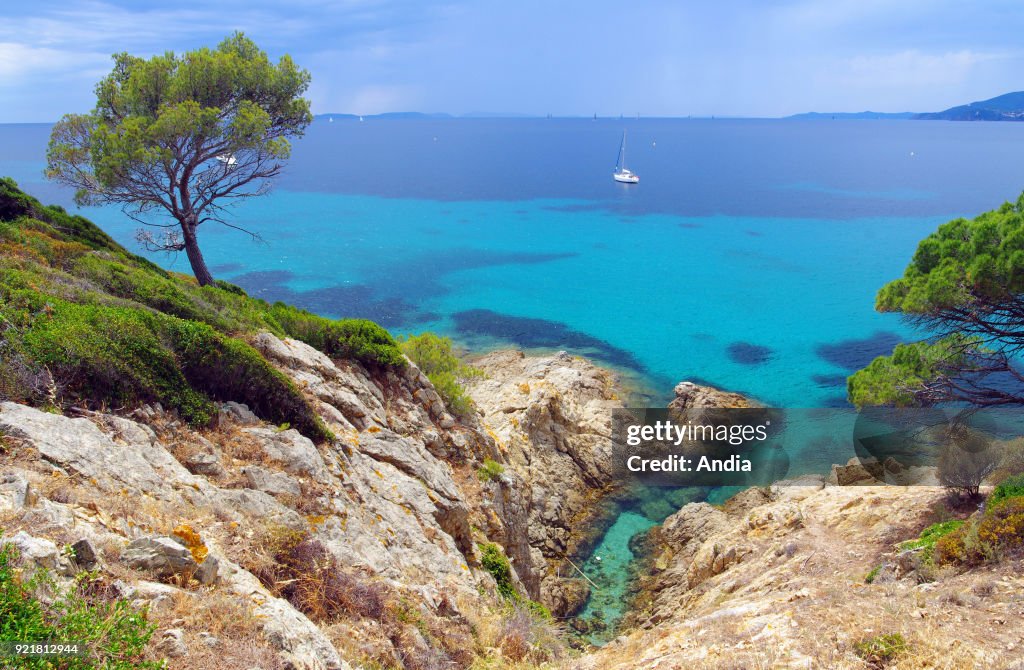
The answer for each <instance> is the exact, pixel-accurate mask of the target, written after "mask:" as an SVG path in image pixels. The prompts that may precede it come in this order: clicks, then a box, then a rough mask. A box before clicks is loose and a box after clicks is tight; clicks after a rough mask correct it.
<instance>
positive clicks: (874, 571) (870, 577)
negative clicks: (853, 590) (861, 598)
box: [864, 565, 882, 584]
mask: <svg viewBox="0 0 1024 670" xmlns="http://www.w3.org/2000/svg"><path fill="white" fill-rule="evenodd" d="M881 571H882V566H880V565H876V566H875V567H873V568H871V572H869V573H868V574H866V575H864V583H865V584H872V583H874V581H875V578H876V577H878V573H879V572H881Z"/></svg>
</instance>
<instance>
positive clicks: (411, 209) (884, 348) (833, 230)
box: [0, 119, 1024, 407]
mask: <svg viewBox="0 0 1024 670" xmlns="http://www.w3.org/2000/svg"><path fill="white" fill-rule="evenodd" d="M623 130H626V131H628V140H627V164H628V165H629V167H630V168H631V169H633V171H635V172H637V173H638V174H639V175H640V176H641V182H640V184H638V185H623V184H618V183H615V182H613V181H612V179H611V171H612V168H613V166H614V164H615V158H616V154H617V151H618V148H619V141H620V139H621V136H622V132H623ZM48 132H49V129H48V127H47V126H44V125H5V126H4V125H0V174H2V175H10V176H13V177H14V178H15V179H16V180H18V182H19V183H20V184H21V185H22V186H23V187H24V188H26V189H27V190H28V191H30V192H33V193H35V194H37V195H38V196H39V197H40V198H41V199H42V200H44V201H46V202H57V203H61V204H65V205H68V204H70V194H69V193H68V192H66V191H65V190H63V189H60V188H59V187H57V186H55V185H53V184H47V183H45V181H44V179H43V177H42V170H43V166H44V160H45V158H44V154H45V147H46V141H47V136H48ZM1022 144H1024V124H1011V123H1002V124H1001V123H955V122H938V121H935V122H924V121H841V120H836V121H830V120H820V121H789V120H709V119H701V120H689V119H671V120H669V119H600V120H597V121H593V120H590V119H367V120H366V121H364V122H359V121H357V120H348V119H344V120H342V119H339V120H338V121H336V122H333V123H328V122H326V121H325V120H320V119H318V120H317V121H316V122H315V123H314V124H313V125H312V126H311V127H310V128H309V131H308V132H307V134H306V136H305V137H304V138H303V139H301V140H299V141H298V142H296V144H295V147H294V152H293V158H292V160H291V162H290V163H289V166H288V169H287V172H286V173H285V175H284V176H283V178H281V179H280V180H279V182H278V184H277V187H276V189H275V190H274V191H273V193H272V194H271V195H270V196H268V197H265V198H261V199H258V200H252V201H249V202H247V203H245V204H243V205H241V206H239V207H237V208H236V209H235V210H234V214H233V216H234V218H233V222H235V223H238V224H240V225H244V226H245V227H247V228H250V229H252V230H253V231H255V232H258V233H259V234H260V235H261V236H262V237H263V239H264V241H265V242H264V243H262V244H261V243H255V242H252V241H251V240H249V239H248V238H247V237H246V236H244V235H242V234H240V233H238V232H236V231H232V230H229V229H226V228H223V227H221V228H217V227H213V226H215V225H216V224H209V225H210V226H211V227H210V228H209V229H207V230H205V231H202V236H201V242H202V245H203V248H204V250H205V252H206V256H207V260H208V263H209V264H210V266H211V267H212V268H213V271H214V273H215V274H216V275H217V276H218V277H219V278H223V279H227V280H229V281H233V282H235V283H238V284H240V285H242V286H243V287H245V288H246V289H247V290H249V291H250V292H251V293H253V294H256V295H261V296H263V297H266V298H268V299H271V300H274V299H284V300H288V301H291V302H294V303H297V304H300V305H303V306H306V307H308V308H310V309H312V310H314V311H317V312H320V313H322V314H325V315H329V316H364V317H369V318H373V319H376V320H378V321H380V322H381V323H383V324H384V325H386V326H387V327H388V328H390V329H392V330H393V331H395V332H399V333H402V332H416V331H421V330H425V329H431V330H436V331H440V332H443V333H446V334H450V335H452V336H453V337H454V338H456V339H457V340H460V341H462V342H464V343H466V344H467V345H470V346H472V347H476V348H486V347H492V346H499V345H509V344H511V345H516V346H520V347H526V348H537V349H567V350H570V351H573V352H575V353H580V354H585V355H590V356H593V357H595V358H596V359H598V360H600V361H604V362H606V363H609V364H612V365H614V366H617V367H619V368H622V369H625V370H631V371H634V372H635V373H638V375H639V379H641V380H642V381H644V382H646V383H647V385H648V387H649V388H650V389H652V393H653V394H654V396H655V397H654V398H651V401H652V402H658V401H662V400H663V399H664V396H665V395H667V394H668V393H669V392H670V391H671V387H672V386H673V385H674V383H675V382H677V381H679V380H681V379H694V380H701V381H705V382H709V383H712V384H715V385H718V386H721V387H724V388H728V389H733V390H738V391H742V392H746V393H749V394H752V395H754V396H756V397H757V398H759V399H761V400H762V401H765V402H768V403H771V404H775V405H778V406H787V405H788V406H803V407H808V406H837V405H842V404H843V403H844V395H845V388H844V379H845V377H846V376H847V375H848V374H849V373H850V372H851V371H853V370H855V369H857V368H859V367H860V366H862V365H864V364H866V363H867V362H869V361H870V360H871V359H872V358H873V357H874V356H875V355H878V354H881V353H886V352H888V351H890V350H891V349H892V346H893V345H894V344H895V343H896V342H898V341H900V340H901V339H906V338H909V337H913V333H912V332H911V331H909V330H908V329H907V328H906V327H905V326H904V325H903V324H902V323H901V321H900V319H899V318H898V317H897V316H895V315H885V314H878V313H876V312H875V311H874V310H873V303H874V296H875V293H876V291H877V290H878V288H879V287H880V286H881V285H882V284H883V283H885V282H886V281H887V280H890V279H893V278H895V277H897V276H899V275H900V274H901V273H902V271H903V268H904V267H905V266H906V264H907V262H908V261H909V259H910V257H911V255H912V254H913V251H914V249H915V246H916V244H917V242H918V241H919V240H920V239H921V238H922V237H923V236H924V235H926V234H927V233H928V232H930V231H932V230H933V229H934V228H935V227H936V226H937V225H938V224H939V223H941V222H943V221H946V220H948V219H950V218H953V217H957V216H973V215H975V214H977V213H979V212H981V211H984V210H987V209H991V208H993V207H995V206H998V205H999V204H1000V203H1001V202H1003V201H1004V200H1007V199H1010V200H1013V199H1015V198H1016V197H1017V195H1018V194H1019V192H1020V191H1021V189H1022V187H1024V163H1022V162H1021V161H1020V160H1019V155H1020V148H1021V146H1022ZM82 213H83V214H85V215H86V216H89V217H91V218H93V219H94V220H95V221H97V222H98V223H99V224H100V225H102V226H103V227H104V228H105V229H106V230H107V231H108V232H110V233H111V234H112V235H113V236H114V237H115V238H117V239H118V240H119V241H120V242H122V243H123V244H125V245H127V246H128V247H129V248H132V249H136V250H137V249H138V248H137V245H136V243H135V242H134V238H133V234H134V230H135V229H136V227H137V224H135V223H134V222H132V221H130V220H129V219H128V218H127V217H125V216H124V215H123V214H122V213H121V212H120V211H119V210H117V209H112V208H108V209H88V210H83V212H82ZM153 258H154V260H156V261H158V262H160V263H161V264H163V265H165V266H167V267H171V268H174V269H176V270H179V271H183V272H188V271H189V266H188V263H187V260H186V259H185V258H184V257H183V256H182V257H179V258H172V257H166V256H163V255H157V256H154V257H153Z"/></svg>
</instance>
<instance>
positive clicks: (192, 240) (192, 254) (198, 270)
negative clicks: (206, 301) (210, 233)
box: [181, 222, 213, 286]
mask: <svg viewBox="0 0 1024 670" xmlns="http://www.w3.org/2000/svg"><path fill="white" fill-rule="evenodd" d="M181 231H182V234H183V235H184V238H185V253H186V254H187V255H188V262H189V263H191V264H192V274H194V275H195V276H196V281H198V282H199V285H200V286H207V285H209V284H212V283H213V275H212V274H210V270H209V268H207V267H206V261H205V260H203V252H201V251H199V240H197V239H196V229H195V226H193V225H190V224H189V223H188V222H182V224H181Z"/></svg>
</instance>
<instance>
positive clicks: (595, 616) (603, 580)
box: [579, 511, 655, 644]
mask: <svg viewBox="0 0 1024 670" xmlns="http://www.w3.org/2000/svg"><path fill="white" fill-rule="evenodd" d="M654 525H655V522H654V521H652V520H651V519H649V518H648V517H647V516H645V515H643V514H638V513H636V512H631V511H627V512H623V513H622V514H620V515H619V516H618V517H616V519H615V522H614V523H613V524H612V525H611V526H610V527H609V528H608V530H607V531H606V532H605V534H604V537H603V538H602V539H601V542H600V543H599V544H598V545H597V547H595V548H594V551H593V553H592V554H591V556H590V558H589V559H588V560H587V562H586V563H584V564H583V565H582V566H581V569H582V570H583V573H584V574H586V576H587V577H588V578H589V579H590V580H591V581H592V582H593V584H595V585H596V586H591V592H590V599H589V600H588V601H587V606H586V608H584V610H583V611H582V612H581V613H580V615H579V616H580V619H582V620H583V621H586V622H590V625H591V626H594V625H595V624H597V627H595V628H593V629H592V631H591V632H590V633H589V634H588V635H587V638H588V639H589V640H590V641H591V642H593V643H596V644H601V643H603V642H605V641H607V640H608V639H610V638H611V637H613V636H614V631H615V625H616V624H617V623H618V622H619V620H620V619H621V618H622V616H623V615H624V614H625V613H626V595H627V594H626V590H627V586H628V584H629V574H630V572H629V570H630V565H631V564H632V563H633V561H634V560H635V559H636V558H637V557H636V556H635V555H634V554H633V552H632V551H631V550H630V548H629V541H630V540H631V539H633V537H634V536H636V535H637V534H638V533H643V532H645V531H647V530H650V529H651V528H652V527H653V526H654Z"/></svg>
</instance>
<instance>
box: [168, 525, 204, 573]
mask: <svg viewBox="0 0 1024 670" xmlns="http://www.w3.org/2000/svg"><path fill="white" fill-rule="evenodd" d="M171 533H172V534H173V535H174V536H175V537H177V538H178V539H179V540H181V542H182V544H184V545H185V548H186V549H188V550H189V551H190V552H192V558H194V559H195V561H196V563H202V562H203V561H204V560H205V559H206V555H207V554H208V553H210V550H209V549H207V548H206V544H205V543H204V542H203V538H202V537H200V536H199V533H197V532H196V531H195V529H194V528H192V526H190V525H188V524H185V523H183V524H180V525H178V527H177V528H175V529H174V530H173V531H171Z"/></svg>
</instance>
